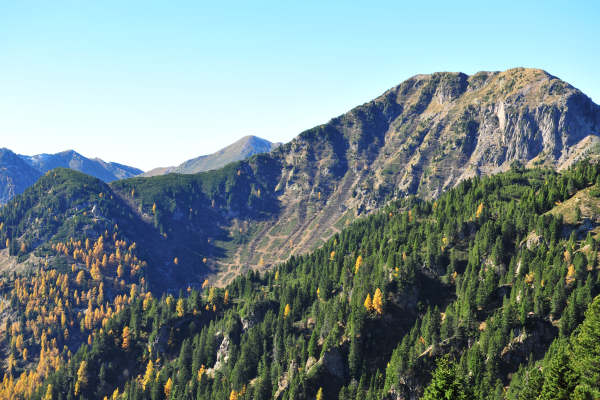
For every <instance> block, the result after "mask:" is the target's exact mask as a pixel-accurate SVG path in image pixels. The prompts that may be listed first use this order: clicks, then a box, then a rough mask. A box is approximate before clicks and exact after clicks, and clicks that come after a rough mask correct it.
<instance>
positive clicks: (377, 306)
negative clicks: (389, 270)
mask: <svg viewBox="0 0 600 400" xmlns="http://www.w3.org/2000/svg"><path fill="white" fill-rule="evenodd" d="M373 309H374V310H375V312H376V313H377V314H379V315H381V314H383V293H381V290H379V288H377V289H375V294H373Z"/></svg>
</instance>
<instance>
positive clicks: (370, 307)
mask: <svg viewBox="0 0 600 400" xmlns="http://www.w3.org/2000/svg"><path fill="white" fill-rule="evenodd" d="M364 306H365V308H366V309H367V311H371V310H373V302H372V301H371V294H370V293H367V298H366V299H365V302H364Z"/></svg>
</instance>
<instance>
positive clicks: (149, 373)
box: [142, 360, 154, 390]
mask: <svg viewBox="0 0 600 400" xmlns="http://www.w3.org/2000/svg"><path fill="white" fill-rule="evenodd" d="M153 378H154V363H153V362H152V360H149V361H148V364H146V372H145V373H144V378H143V379H142V388H143V389H144V390H146V387H147V386H148V384H149V383H150V382H152V379H153Z"/></svg>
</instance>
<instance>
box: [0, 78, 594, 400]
mask: <svg viewBox="0 0 600 400" xmlns="http://www.w3.org/2000/svg"><path fill="white" fill-rule="evenodd" d="M599 126H600V112H599V107H598V106H597V105H595V104H594V103H593V102H591V100H590V99H589V98H587V97H586V96H585V95H583V94H582V93H581V92H579V91H578V90H576V89H575V88H573V87H571V86H569V85H568V84H566V83H564V82H562V81H560V80H559V79H557V78H554V77H552V76H551V75H549V74H547V73H545V72H543V71H540V70H528V69H514V70H509V71H505V72H500V73H479V74H475V75H473V76H467V75H464V74H451V73H438V74H432V75H420V76H416V77H414V78H411V79H409V80H407V81H406V82H404V83H402V84H401V85H399V86H398V87H396V88H393V89H391V90H390V91H388V92H386V93H385V94H384V95H382V96H381V97H379V98H377V99H375V100H374V101H372V102H370V103H366V104H365V105H362V106H359V107H357V108H355V109H354V110H352V111H350V112H349V113H347V114H344V115H342V116H340V117H338V118H335V119H333V120H332V121H330V122H329V123H328V124H325V125H322V126H319V127H316V128H314V129H311V130H309V131H306V132H304V133H302V134H301V135H300V136H299V137H298V138H296V139H295V140H293V141H292V142H290V143H288V144H285V145H282V146H280V147H278V148H277V149H275V150H273V151H271V152H270V153H268V154H258V155H254V156H253V157H250V158H249V159H247V160H242V161H238V162H234V163H230V164H228V165H226V166H225V167H223V168H221V169H218V170H214V171H209V172H204V173H199V174H191V175H190V174H168V175H163V176H157V177H152V178H142V177H140V178H131V179H125V180H119V181H116V182H112V183H110V184H107V183H104V182H102V181H101V180H99V179H96V178H93V177H90V176H87V175H84V174H82V173H79V172H77V171H73V170H69V169H61V168H59V169H54V170H51V171H48V172H46V173H45V174H44V175H43V176H42V177H41V178H40V179H39V180H38V181H37V182H36V183H35V184H34V185H33V186H31V187H30V188H29V189H27V190H25V192H24V193H23V194H21V195H18V196H16V197H15V198H14V199H12V200H11V201H10V202H9V203H7V204H6V205H5V206H3V207H1V208H0V272H1V273H2V281H1V282H0V294H1V301H0V351H1V352H2V354H3V355H4V357H3V358H2V359H3V360H4V363H3V364H2V365H1V366H0V367H1V368H2V371H3V382H2V386H1V389H2V390H3V395H4V397H8V398H40V397H46V398H54V399H56V398H65V399H67V398H103V397H104V396H107V397H111V396H112V397H115V398H119V397H121V398H128V399H130V398H148V397H150V398H163V397H166V398H191V397H195V398H215V399H220V398H230V399H236V398H238V399H239V398H271V397H273V398H280V399H292V398H298V399H301V398H314V397H318V398H336V397H337V398H342V399H346V398H390V399H402V398H418V397H420V396H425V397H426V398H436V394H435V393H436V392H435V391H436V390H438V389H439V390H444V391H445V390H450V392H449V393H454V392H455V393H457V394H456V396H458V397H457V398H460V396H463V397H465V398H473V397H474V398H480V399H484V398H502V397H503V396H504V397H506V398H510V399H520V398H537V397H538V396H539V395H540V393H542V396H544V397H542V398H553V397H552V396H555V395H554V394H548V393H554V392H550V390H555V389H556V388H557V387H560V385H563V383H564V382H567V381H568V383H569V385H571V386H568V387H569V388H573V390H575V387H579V388H578V389H576V391H575V393H580V394H578V396H584V394H585V393H587V392H589V393H592V395H591V396H596V394H594V393H595V392H594V390H597V388H596V387H595V386H594V385H593V384H592V383H590V382H591V381H588V380H586V379H587V378H583V377H582V376H581V371H583V369H582V368H584V367H582V365H583V364H578V361H576V360H578V359H579V358H580V357H579V355H580V354H581V352H585V351H587V352H590V354H596V353H594V351H597V349H596V348H595V347H594V346H593V343H592V342H590V340H589V339H586V335H588V334H589V335H593V334H595V333H594V332H595V331H593V329H592V328H593V327H594V326H595V324H596V322H594V320H593V318H592V317H588V320H590V321H592V322H589V323H588V325H589V326H591V327H592V328H590V329H592V331H591V333H588V334H585V335H583V334H580V333H578V331H576V327H577V326H578V325H579V324H580V322H581V321H582V320H583V319H584V311H585V309H586V308H587V307H588V305H589V304H591V302H592V298H593V297H594V296H596V295H597V294H598V287H597V281H598V273H597V255H596V246H597V243H596V233H597V232H596V231H597V229H596V224H597V221H596V218H597V215H598V213H599V212H600V195H599V194H598V193H600V189H599V186H598V182H597V180H598V179H597V177H598V173H599V167H598V165H597V164H595V163H594V162H590V161H585V162H581V161H579V163H578V164H576V165H577V167H576V168H572V169H569V167H568V166H569V165H571V164H572V163H576V162H578V161H577V160H579V159H580V158H584V157H592V158H594V157H595V156H596V155H597V150H598V149H597V148H596V145H597V141H598V134H599V131H600V129H599ZM525 166H526V167H527V169H526V168H525ZM502 170H505V172H503V173H500V174H499V175H493V176H491V177H487V176H489V175H491V174H494V173H496V172H499V171H502ZM559 171H560V172H559ZM390 201H391V202H390ZM386 204H387V206H384V205H386ZM357 216H359V217H360V218H358V219H357ZM290 256H291V257H290ZM583 331H584V330H583V329H582V330H581V332H583ZM581 335H583V337H580V336H581ZM591 337H593V336H591ZM570 343H573V344H572V346H569V345H568V344H570ZM575 343H580V344H581V346H580V347H577V346H579V344H578V345H575ZM569 347H572V348H573V349H574V350H571V349H570V348H569ZM576 349H579V350H576ZM582 349H583V350H582ZM572 351H577V352H579V353H572ZM573 354H575V355H573ZM556 357H562V360H563V361H564V360H571V359H573V360H574V361H573V362H571V361H569V362H568V363H565V362H563V363H562V364H563V365H567V366H568V368H566V369H564V370H561V371H558V372H557V370H556V368H555V369H554V371H555V372H548V371H551V370H552V368H553V367H551V366H552V365H555V364H557V363H558V362H557V361H556V360H557V358H556ZM559 364H560V363H559ZM436 365H439V367H437V369H436ZM590 365H592V366H593V363H592V364H590V363H588V364H586V365H585V368H591V367H590ZM591 371H592V373H591V376H595V375H593V371H594V370H593V369H591ZM434 372H435V373H434ZM432 374H433V385H432V386H429V382H430V381H431V377H432ZM557 374H558V375H557ZM561 374H562V375H561ZM557 376H558V377H557ZM560 379H562V381H560ZM553 382H554V383H553ZM556 382H562V383H560V384H556ZM450 384H451V385H453V386H452V387H448V385H450ZM552 385H554V386H552ZM585 385H587V386H585ZM563 387H564V385H563ZM557 390H558V389H557ZM452 391H454V392H452ZM586 391H587V392H586ZM569 393H570V392H569ZM427 396H429V397H427ZM432 396H433V397H432ZM523 396H525V397H523ZM527 396H529V397H527ZM438 397H439V396H438ZM558 398H560V397H558ZM578 398H586V397H578ZM592 398H593V397H592Z"/></svg>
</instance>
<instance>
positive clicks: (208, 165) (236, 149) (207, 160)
mask: <svg viewBox="0 0 600 400" xmlns="http://www.w3.org/2000/svg"><path fill="white" fill-rule="evenodd" d="M279 145H280V143H271V142H270V141H268V140H266V139H263V138H260V137H258V136H254V135H246V136H244V137H242V138H240V139H238V140H237V141H235V142H233V143H232V144H230V145H229V146H227V147H224V148H222V149H221V150H218V151H216V152H215V153H212V154H207V155H203V156H200V157H196V158H192V159H191V160H187V161H185V162H183V163H182V164H180V165H179V166H176V167H162V168H155V169H153V170H151V171H148V172H146V173H144V174H142V176H146V177H149V176H156V175H164V174H168V173H179V174H195V173H198V172H204V171H210V170H214V169H219V168H221V167H224V166H225V165H227V164H229V163H231V162H235V161H240V160H243V159H245V158H248V157H251V156H253V155H255V154H259V153H268V152H269V151H271V150H273V149H274V148H276V147H278V146H279Z"/></svg>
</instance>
